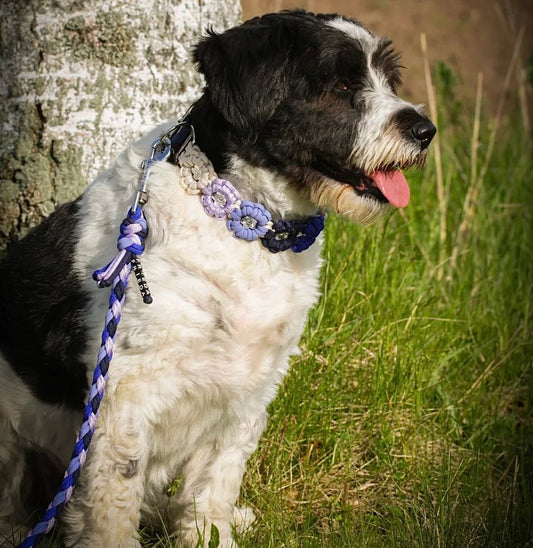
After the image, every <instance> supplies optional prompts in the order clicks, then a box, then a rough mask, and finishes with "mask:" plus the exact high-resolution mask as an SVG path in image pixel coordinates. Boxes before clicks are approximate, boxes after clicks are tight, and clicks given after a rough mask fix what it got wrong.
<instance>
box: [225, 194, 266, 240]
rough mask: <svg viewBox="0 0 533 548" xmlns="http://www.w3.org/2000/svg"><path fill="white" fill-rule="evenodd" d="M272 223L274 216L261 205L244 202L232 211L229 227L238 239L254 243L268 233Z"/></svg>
mask: <svg viewBox="0 0 533 548" xmlns="http://www.w3.org/2000/svg"><path fill="white" fill-rule="evenodd" d="M271 221H272V215H270V213H269V212H268V211H267V210H266V209H265V208H264V207H263V206H262V205H261V204H257V203H255V202H249V201H247V200H244V201H243V202H242V203H241V207H240V208H238V209H234V210H233V211H232V213H231V217H230V218H229V220H228V222H227V225H228V228H229V229H230V230H231V231H233V233H234V234H235V237H236V238H241V239H243V240H248V241H249V242H252V241H253V240H257V238H260V237H262V236H264V235H265V234H266V233H267V232H268V230H269V228H270V227H269V226H267V225H268V224H269V223H270V222H271Z"/></svg>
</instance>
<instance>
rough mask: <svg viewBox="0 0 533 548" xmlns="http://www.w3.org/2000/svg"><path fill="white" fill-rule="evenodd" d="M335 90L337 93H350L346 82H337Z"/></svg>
mask: <svg viewBox="0 0 533 548" xmlns="http://www.w3.org/2000/svg"><path fill="white" fill-rule="evenodd" d="M334 89H335V91H340V92H345V91H350V88H349V86H348V84H347V83H346V82H337V84H335V88H334Z"/></svg>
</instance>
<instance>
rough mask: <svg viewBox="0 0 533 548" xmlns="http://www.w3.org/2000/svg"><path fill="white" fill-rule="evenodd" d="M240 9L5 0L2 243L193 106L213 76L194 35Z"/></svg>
mask: <svg viewBox="0 0 533 548" xmlns="http://www.w3.org/2000/svg"><path fill="white" fill-rule="evenodd" d="M240 15H241V11H240V3H239V1H238V0H137V1H136V2H129V1H127V0H91V2H85V1H83V0H29V1H25V2H19V1H15V0H0V62H1V65H0V66H1V67H2V71H1V78H0V127H1V135H2V137H1V140H0V253H2V252H3V250H4V249H5V247H6V245H7V244H8V242H9V241H10V240H13V239H17V238H20V237H22V236H23V235H24V234H25V233H26V232H27V231H28V230H29V228H31V226H33V225H35V224H37V223H38V222H40V221H41V220H42V218H43V217H45V216H47V215H48V214H50V213H51V212H52V211H53V210H54V209H55V207H56V206H57V205H59V204H61V203H63V202H66V201H69V200H71V199H73V198H74V197H76V196H77V195H79V194H80V193H81V192H82V191H83V189H84V188H85V186H86V184H87V183H88V181H90V180H91V179H92V178H93V177H94V175H96V173H97V172H98V171H100V170H101V169H103V168H105V167H106V166H107V164H108V163H109V162H110V160H111V159H112V158H113V157H114V156H115V155H116V154H117V153H118V152H119V151H120V150H121V149H122V148H124V147H125V146H126V145H127V144H128V142H129V141H131V140H132V138H134V137H136V136H137V135H139V134H140V133H142V132H143V131H145V130H147V129H148V128H150V127H152V126H154V125H156V124H157V123H160V122H163V121H165V120H167V119H170V118H175V117H179V116H180V115H181V114H183V113H184V112H185V111H186V109H187V107H188V106H189V104H190V103H191V102H192V101H193V100H194V99H195V98H196V97H197V96H198V95H199V92H200V88H201V86H202V80H201V77H200V76H199V74H198V73H197V72H196V70H195V67H194V65H193V63H192V61H191V59H190V52H191V49H192V46H193V45H194V43H195V42H196V41H197V40H198V39H199V38H200V37H201V36H202V34H203V33H204V32H205V29H206V28H207V27H211V26H212V27H214V28H215V29H216V30H224V29H225V28H227V27H230V26H233V25H235V24H237V23H238V21H239V19H240Z"/></svg>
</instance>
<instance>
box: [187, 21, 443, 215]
mask: <svg viewBox="0 0 533 548" xmlns="http://www.w3.org/2000/svg"><path fill="white" fill-rule="evenodd" d="M195 60H196V62H197V63H198V66H199V68H200V70H201V72H202V73H203V74H204V76H205V79H206V89H205V95H206V97H208V98H209V100H210V101H211V102H212V104H213V106H214V108H215V109H216V110H217V111H218V113H219V115H220V116H221V118H222V119H223V120H224V124H226V127H227V132H228V133H229V134H230V135H231V139H230V143H231V144H230V145H229V148H230V149H233V150H230V152H233V153H236V154H238V155H239V156H240V157H241V158H243V159H244V160H245V161H247V162H249V163H251V164H252V165H256V166H260V167H266V168H269V169H271V170H273V171H275V172H278V173H280V174H282V175H283V176H284V177H285V178H287V179H288V180H290V181H291V182H292V183H294V185H296V186H297V188H298V189H299V190H300V191H301V192H303V193H304V194H305V195H306V197H308V198H309V199H311V201H312V202H314V203H315V204H316V205H317V206H319V207H327V208H329V209H333V210H334V211H336V212H337V213H340V214H343V215H347V216H348V217H350V218H351V219H352V220H354V221H356V222H360V223H364V224H366V223H369V222H371V221H373V220H374V219H375V218H376V217H377V216H378V215H379V214H380V213H381V212H382V211H384V210H386V209H387V206H388V205H389V204H392V205H394V206H397V207H403V206H405V205H406V204H407V202H408V201H409V186H408V184H407V182H406V180H405V177H404V175H403V174H402V171H403V170H405V169H407V168H409V167H411V166H413V165H415V164H422V163H423V161H424V159H425V155H426V151H427V148H428V146H429V144H430V142H431V140H432V138H433V136H434V135H435V132H436V129H435V127H434V125H433V124H432V123H431V122H430V121H429V120H428V118H426V117H425V116H424V114H423V113H422V112H421V110H420V108H418V107H415V106H413V105H411V104H410V103H407V102H405V101H403V100H402V99H400V98H398V96H397V95H396V92H397V88H398V86H399V84H400V64H399V58H398V56H397V55H396V53H395V52H394V51H393V50H392V49H391V47H390V41H387V40H383V39H381V38H378V37H377V36H375V35H374V34H372V33H371V32H369V31H368V30H367V29H365V28H364V27H363V26H362V25H361V24H360V23H358V22H357V21H355V20H353V19H349V18H346V17H341V16H338V15H314V14H311V13H308V12H304V11H296V12H282V13H278V14H270V15H265V16H263V17H260V18H255V19H252V20H251V21H248V22H246V23H244V24H243V25H241V26H239V27H236V28H234V29H231V30H229V31H226V32H224V33H223V34H216V33H210V35H209V36H208V37H207V38H206V39H204V40H203V41H202V42H200V44H199V45H198V46H197V48H196V50H195Z"/></svg>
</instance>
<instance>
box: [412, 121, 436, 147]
mask: <svg viewBox="0 0 533 548" xmlns="http://www.w3.org/2000/svg"><path fill="white" fill-rule="evenodd" d="M435 133H437V128H436V127H435V126H434V125H433V123H432V122H431V121H430V120H428V119H427V118H426V119H424V120H423V121H421V122H417V123H416V124H415V125H414V126H413V127H412V128H411V135H412V136H413V137H414V138H415V139H416V140H417V141H418V142H419V143H420V145H421V146H422V148H427V147H428V146H429V143H431V140H432V139H433V137H435Z"/></svg>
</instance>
